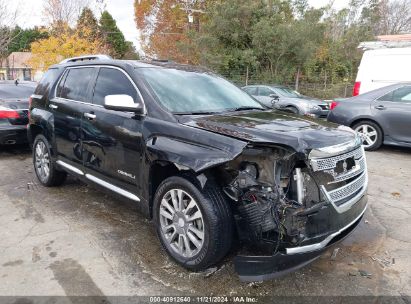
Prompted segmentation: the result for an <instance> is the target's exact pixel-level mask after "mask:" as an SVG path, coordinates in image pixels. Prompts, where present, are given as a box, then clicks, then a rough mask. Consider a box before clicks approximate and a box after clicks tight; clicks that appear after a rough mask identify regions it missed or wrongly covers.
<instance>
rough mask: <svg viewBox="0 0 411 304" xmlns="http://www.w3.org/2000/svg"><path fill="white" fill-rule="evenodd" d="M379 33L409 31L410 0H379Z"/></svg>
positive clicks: (410, 21) (387, 33)
mask: <svg viewBox="0 0 411 304" xmlns="http://www.w3.org/2000/svg"><path fill="white" fill-rule="evenodd" d="M379 8H380V17H381V18H380V33H379V34H380V35H381V34H383V35H393V34H401V33H405V32H410V31H411V0H391V1H388V0H381V2H380V7H379Z"/></svg>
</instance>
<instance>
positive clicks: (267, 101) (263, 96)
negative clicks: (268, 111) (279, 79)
mask: <svg viewBox="0 0 411 304" xmlns="http://www.w3.org/2000/svg"><path fill="white" fill-rule="evenodd" d="M257 94H258V96H257V97H256V98H257V100H258V101H260V102H261V103H262V104H264V105H265V106H267V107H269V108H273V107H274V104H275V100H274V97H273V96H272V95H275V93H274V92H273V91H272V90H271V89H269V88H267V87H258V93H257Z"/></svg>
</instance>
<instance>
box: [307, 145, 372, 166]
mask: <svg viewBox="0 0 411 304" xmlns="http://www.w3.org/2000/svg"><path fill="white" fill-rule="evenodd" d="M363 155H364V154H363V151H362V147H358V148H357V149H355V150H353V151H350V152H347V153H344V154H341V155H337V156H333V157H330V158H320V159H312V160H311V167H312V169H313V171H324V170H327V169H334V168H335V166H336V165H337V162H339V161H341V160H345V159H347V158H350V157H354V158H355V159H360V158H362V157H363Z"/></svg>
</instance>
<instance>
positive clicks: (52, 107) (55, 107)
mask: <svg viewBox="0 0 411 304" xmlns="http://www.w3.org/2000/svg"><path fill="white" fill-rule="evenodd" d="M58 107H59V106H56V105H54V104H49V108H50V109H52V110H56V109H58Z"/></svg>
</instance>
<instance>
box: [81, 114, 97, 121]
mask: <svg viewBox="0 0 411 304" xmlns="http://www.w3.org/2000/svg"><path fill="white" fill-rule="evenodd" d="M84 117H86V118H87V119H88V120H93V119H95V118H96V117H97V116H96V115H95V114H93V113H84Z"/></svg>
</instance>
